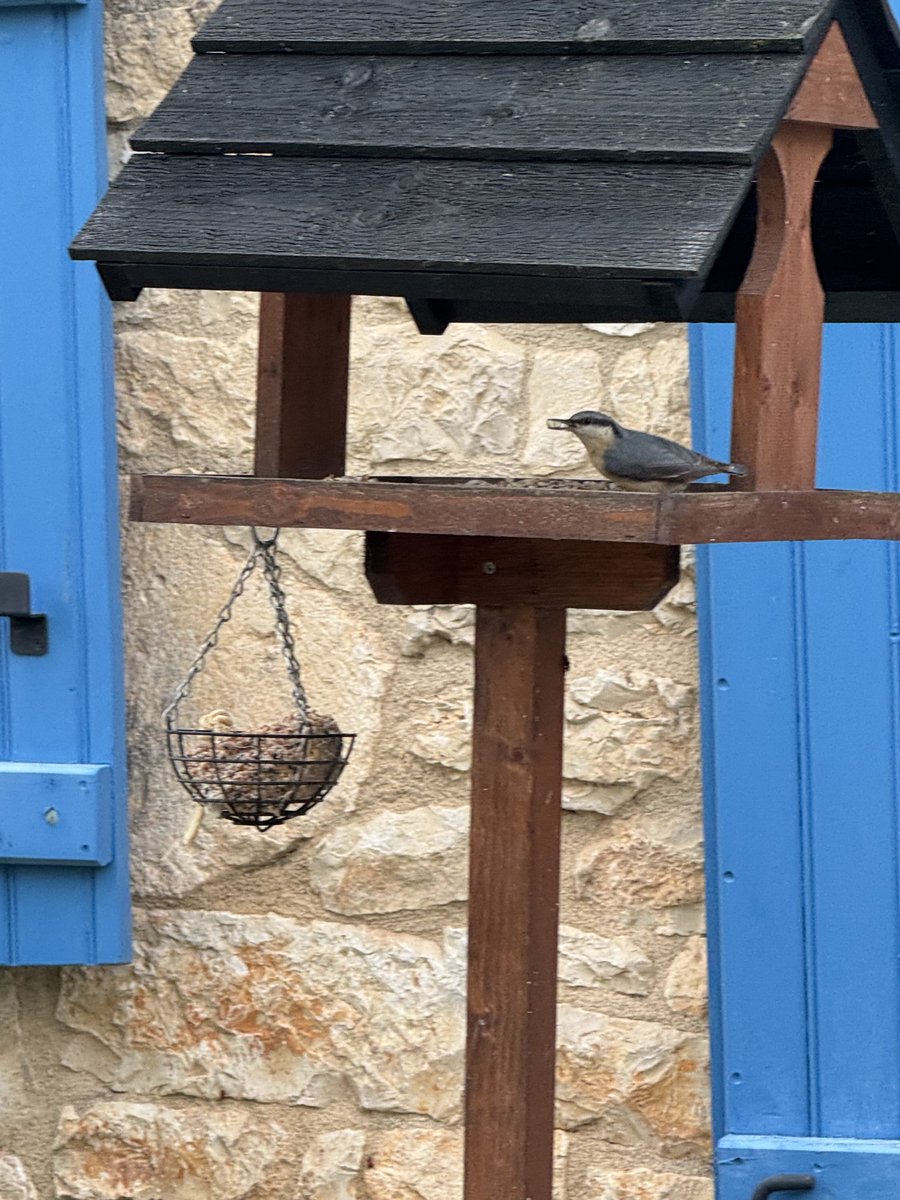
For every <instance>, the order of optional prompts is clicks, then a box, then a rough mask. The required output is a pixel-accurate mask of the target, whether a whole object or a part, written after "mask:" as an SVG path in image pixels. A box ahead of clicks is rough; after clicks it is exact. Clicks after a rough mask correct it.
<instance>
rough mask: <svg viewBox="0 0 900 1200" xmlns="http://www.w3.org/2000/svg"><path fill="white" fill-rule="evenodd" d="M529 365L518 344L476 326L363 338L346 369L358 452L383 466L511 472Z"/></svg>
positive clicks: (388, 329)
mask: <svg viewBox="0 0 900 1200" xmlns="http://www.w3.org/2000/svg"><path fill="white" fill-rule="evenodd" d="M525 361H526V355H525V351H524V350H523V349H522V348H521V347H520V346H517V345H514V344H513V343H512V342H509V341H507V340H506V339H505V338H503V337H502V336H501V335H500V334H498V333H497V332H496V331H492V330H488V329H482V328H480V327H478V326H468V325H459V326H452V327H451V328H450V329H449V330H448V331H447V333H445V334H443V335H442V336H441V337H429V338H423V337H421V336H419V335H418V334H417V333H416V332H415V330H414V328H412V327H409V329H408V330H407V329H405V328H404V329H398V327H397V326H396V325H390V326H376V327H375V328H373V329H370V330H367V331H363V332H362V334H361V336H360V338H359V339H358V343H357V344H356V345H355V346H354V368H353V371H352V372H351V390H352V399H353V405H354V417H355V419H354V430H355V438H356V449H357V453H358V454H362V455H364V456H366V455H367V456H368V458H369V461H370V463H371V464H372V465H374V466H378V467H379V468H383V467H388V466H391V465H393V466H396V465H397V464H404V465H406V466H409V467H410V468H415V467H416V466H421V467H426V466H428V467H431V468H434V467H439V468H440V469H441V470H443V471H445V472H447V473H448V474H455V475H469V474H473V473H476V472H478V471H485V470H488V469H490V470H492V471H493V472H494V473H495V474H496V473H497V471H498V469H499V468H500V464H501V463H506V464H507V465H508V466H509V467H510V468H512V467H513V466H514V464H515V463H516V461H517V456H516V446H517V442H518V438H519V432H520V426H521V423H522V421H523V414H522V405H521V401H520V398H521V394H522V389H523V386H524V374H525ZM376 397H377V399H378V402H377V404H376V403H372V400H373V399H374V398H376Z"/></svg>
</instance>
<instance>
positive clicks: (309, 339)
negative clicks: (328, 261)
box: [254, 292, 350, 479]
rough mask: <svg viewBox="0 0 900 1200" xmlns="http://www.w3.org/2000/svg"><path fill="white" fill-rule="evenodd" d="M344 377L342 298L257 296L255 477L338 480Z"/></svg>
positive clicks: (346, 346)
mask: <svg viewBox="0 0 900 1200" xmlns="http://www.w3.org/2000/svg"><path fill="white" fill-rule="evenodd" d="M349 371H350V297H349V296H302V295H299V296H298V295H290V296H286V295H284V294H281V293H278V292H275V293H273V292H266V293H264V294H263V296H262V298H261V301H260V312H259V357H258V367H257V385H256V442H255V465H254V472H255V474H257V475H262V476H266V477H268V478H285V477H287V478H292V479H323V478H325V477H326V476H328V475H343V473H344V464H345V459H346V443H347V383H348V376H349Z"/></svg>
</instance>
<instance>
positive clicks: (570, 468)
mask: <svg viewBox="0 0 900 1200" xmlns="http://www.w3.org/2000/svg"><path fill="white" fill-rule="evenodd" d="M601 394H602V376H601V364H600V359H599V358H598V356H597V355H596V354H595V353H593V351H591V350H565V351H554V350H545V349H541V350H539V351H538V353H537V354H536V356H535V361H534V366H533V367H532V369H531V372H530V373H529V376H528V416H529V431H528V439H527V441H526V444H525V451H524V454H523V457H522V468H523V473H525V474H528V475H562V476H565V475H573V476H576V477H582V478H586V479H591V478H593V477H594V476H595V475H596V471H595V470H594V468H593V467H592V466H591V464H590V461H589V460H588V457H587V455H586V453H585V451H584V447H583V446H582V445H581V442H579V440H578V438H576V437H573V436H572V434H569V433H565V432H562V431H560V430H552V429H548V428H547V421H548V419H549V418H550V417H570V416H571V415H572V413H574V412H578V411H580V410H581V409H585V408H590V409H595V408H598V407H600V399H599V397H600V396H601Z"/></svg>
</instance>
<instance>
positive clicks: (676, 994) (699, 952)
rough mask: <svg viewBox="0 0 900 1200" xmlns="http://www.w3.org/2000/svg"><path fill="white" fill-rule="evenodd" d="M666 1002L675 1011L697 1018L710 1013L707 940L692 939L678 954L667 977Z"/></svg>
mask: <svg viewBox="0 0 900 1200" xmlns="http://www.w3.org/2000/svg"><path fill="white" fill-rule="evenodd" d="M665 996H666V1003H667V1004H668V1006H669V1008H671V1009H672V1011H673V1012H682V1013H689V1014H690V1015H691V1016H694V1017H702V1016H705V1014H706V999H707V981H706V941H705V939H703V938H699V937H692V938H690V939H689V940H688V943H687V945H686V946H685V948H684V949H683V950H682V951H681V953H680V954H678V955H677V956H676V957H675V959H674V961H673V963H672V965H671V967H670V968H669V972H668V975H667V976H666V984H665Z"/></svg>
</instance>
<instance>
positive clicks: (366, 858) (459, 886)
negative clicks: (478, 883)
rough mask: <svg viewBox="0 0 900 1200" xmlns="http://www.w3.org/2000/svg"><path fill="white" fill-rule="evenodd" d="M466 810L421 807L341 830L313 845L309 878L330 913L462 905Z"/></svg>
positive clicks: (465, 877) (382, 814)
mask: <svg viewBox="0 0 900 1200" xmlns="http://www.w3.org/2000/svg"><path fill="white" fill-rule="evenodd" d="M468 827H469V813H468V809H466V808H447V807H444V806H441V805H426V806H424V807H422V808H416V809H412V810H411V811H409V812H404V813H395V812H379V813H377V814H376V815H375V816H373V817H369V818H368V819H366V820H364V821H358V822H356V823H355V824H345V825H340V826H338V827H337V828H336V829H334V830H332V831H331V832H330V833H327V834H326V835H325V836H324V837H323V838H322V839H321V841H320V842H319V843H318V845H317V847H316V850H315V854H314V856H313V859H312V864H311V871H310V880H311V882H312V885H313V887H314V888H315V890H316V891H317V892H318V894H319V897H320V899H321V901H322V903H323V904H324V905H325V907H326V908H327V909H329V910H330V911H331V912H339V913H347V914H353V913H371V912H399V911H400V910H402V909H421V908H429V907H431V906H433V905H440V904H450V903H452V902H453V901H454V900H465V898H466V893H467V883H468Z"/></svg>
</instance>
